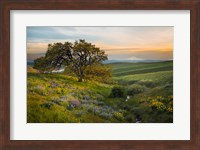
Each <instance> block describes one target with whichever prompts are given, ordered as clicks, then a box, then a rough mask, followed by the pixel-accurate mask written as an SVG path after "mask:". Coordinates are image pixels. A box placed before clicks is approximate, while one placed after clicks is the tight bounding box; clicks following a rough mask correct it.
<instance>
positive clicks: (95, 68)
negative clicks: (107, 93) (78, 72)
mask: <svg viewBox="0 0 200 150" xmlns="http://www.w3.org/2000/svg"><path fill="white" fill-rule="evenodd" d="M111 69H112V68H111V66H110V65H105V64H94V65H91V66H88V67H87V68H86V70H85V79H86V80H94V81H99V82H102V83H112V82H113V80H112V74H111Z"/></svg>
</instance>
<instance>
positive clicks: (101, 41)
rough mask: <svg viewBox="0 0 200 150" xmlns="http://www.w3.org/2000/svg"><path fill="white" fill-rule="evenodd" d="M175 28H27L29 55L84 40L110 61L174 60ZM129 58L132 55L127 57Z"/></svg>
mask: <svg viewBox="0 0 200 150" xmlns="http://www.w3.org/2000/svg"><path fill="white" fill-rule="evenodd" d="M173 30H174V29H173V27H37V26H36V27H27V52H28V53H32V54H36V53H45V52H46V50H47V45H48V44H49V43H55V42H65V41H70V42H74V41H75V40H79V39H85V40H86V41H88V42H91V43H93V44H95V45H96V46H97V47H100V48H101V49H103V50H105V51H106V53H107V54H108V55H109V57H111V58H115V56H116V59H119V57H118V54H120V55H121V56H122V55H123V59H125V58H126V59H128V58H130V57H131V56H132V55H133V56H134V57H137V58H141V59H149V58H152V59H153V58H157V57H160V58H162V59H165V58H166V59H168V58H169V57H171V58H172V51H173V32H174V31H173ZM127 55H129V56H127Z"/></svg>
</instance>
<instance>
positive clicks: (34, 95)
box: [27, 61, 173, 123]
mask: <svg viewBox="0 0 200 150" xmlns="http://www.w3.org/2000/svg"><path fill="white" fill-rule="evenodd" d="M111 66H112V70H113V73H112V74H113V80H112V81H110V82H98V81H94V80H84V81H83V82H77V79H76V78H75V77H73V76H68V75H66V74H47V73H46V74H42V73H39V72H38V71H37V70H35V69H33V68H32V67H30V66H29V67H28V74H27V88H28V94H27V100H28V104H27V105H28V113H27V119H28V120H27V122H29V123H39V122H45V123H50V122H51V123H54V122H55V123H63V122H66V123H67V122H68V123H71V122H74V123H79V122H81V123H100V122H103V123H109V122H112V123H123V122H131V123H135V122H142V123H162V122H164V123H166V122H173V62H172V61H168V62H154V63H113V64H111Z"/></svg>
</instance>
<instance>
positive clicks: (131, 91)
mask: <svg viewBox="0 0 200 150" xmlns="http://www.w3.org/2000/svg"><path fill="white" fill-rule="evenodd" d="M144 91H145V87H144V86H142V85H139V84H133V85H131V86H129V87H128V89H127V94H128V95H132V96H134V95H135V94H139V93H142V92H144Z"/></svg>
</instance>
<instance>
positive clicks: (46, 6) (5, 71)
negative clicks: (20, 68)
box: [0, 0, 200, 150]
mask: <svg viewBox="0 0 200 150" xmlns="http://www.w3.org/2000/svg"><path fill="white" fill-rule="evenodd" d="M10 10H190V13H191V14H190V15H191V29H190V31H191V36H190V38H191V46H190V52H191V56H190V57H191V62H190V63H191V70H190V75H191V78H190V82H191V83H190V84H191V89H190V93H191V96H190V103H191V112H190V114H191V115H190V116H191V121H190V125H191V127H190V130H191V140H189V141H173V140H170V141H159V140H157V141H133V140H130V141H62V140H61V141H11V140H10ZM0 31H1V32H0V142H1V143H0V149H3V150H4V149H5V150H8V149H9V150H10V149H24V150H31V149H33V150H37V149H41V150H50V149H86V150H88V149H109V150H112V149H115V150H117V149H126V150H129V149H158V150H160V149H181V150H182V149H189V150H196V149H199V148H200V102H199V101H200V99H199V98H200V97H199V96H200V88H199V85H200V80H199V79H200V69H199V67H200V62H199V56H200V0H1V1H0ZM183 65H184V64H183ZM180 117H181V116H180ZM119 136H120V135H119Z"/></svg>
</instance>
